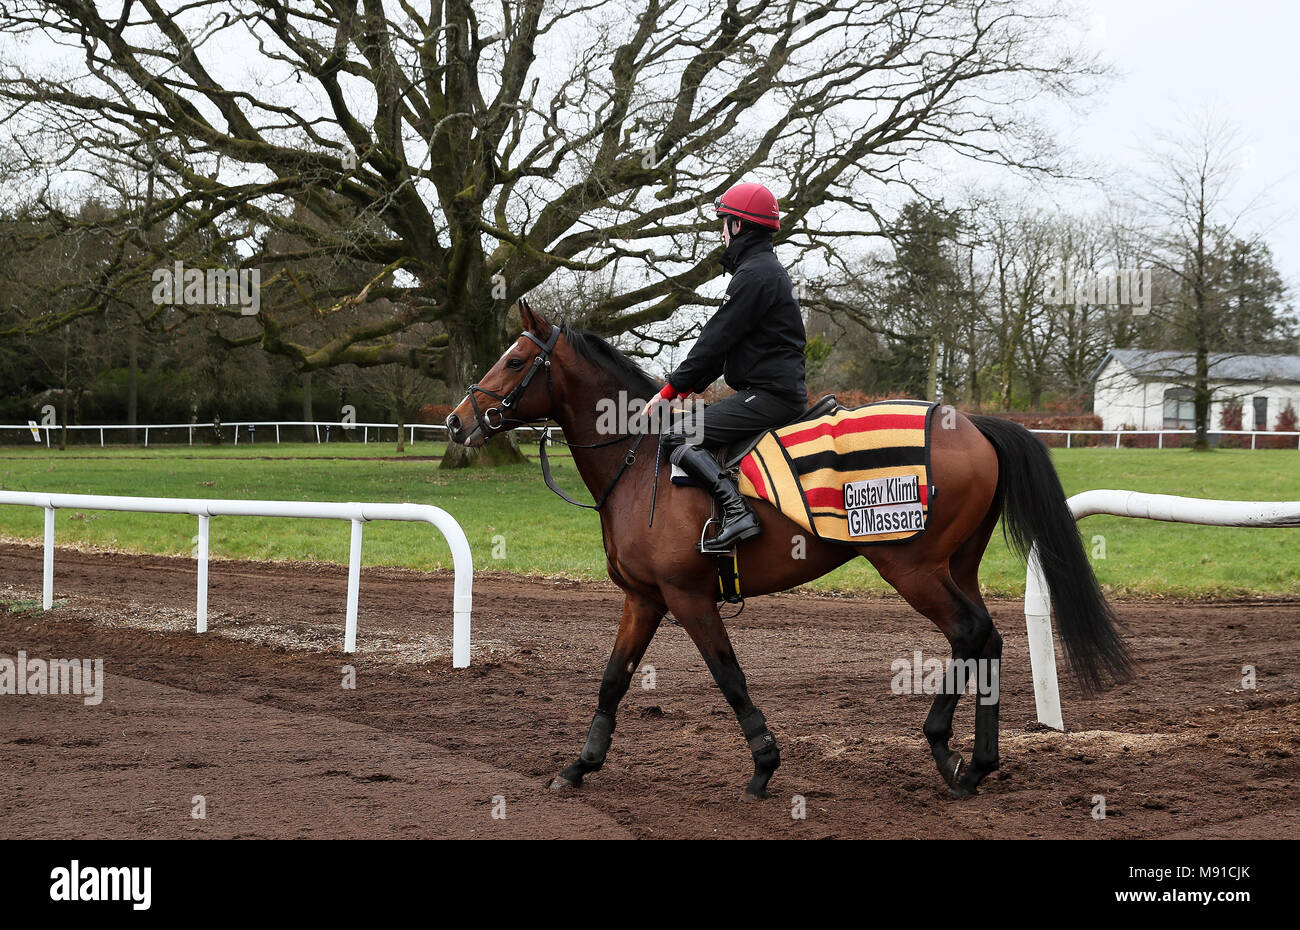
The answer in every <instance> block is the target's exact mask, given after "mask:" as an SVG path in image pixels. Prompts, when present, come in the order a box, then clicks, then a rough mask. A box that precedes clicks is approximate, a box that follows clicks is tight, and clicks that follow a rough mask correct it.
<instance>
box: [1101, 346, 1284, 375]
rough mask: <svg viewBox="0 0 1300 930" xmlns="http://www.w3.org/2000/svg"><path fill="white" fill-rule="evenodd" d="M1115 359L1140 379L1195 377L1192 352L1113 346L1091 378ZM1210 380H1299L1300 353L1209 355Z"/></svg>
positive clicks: (1194, 360)
mask: <svg viewBox="0 0 1300 930" xmlns="http://www.w3.org/2000/svg"><path fill="white" fill-rule="evenodd" d="M1112 359H1113V360H1114V361H1116V362H1118V363H1119V364H1120V365H1122V366H1123V367H1124V368H1125V369H1126V370H1127V371H1128V373H1129V374H1130V375H1132V376H1133V377H1135V378H1137V379H1138V380H1141V381H1151V380H1158V381H1168V380H1172V379H1178V378H1190V377H1192V373H1193V370H1194V368H1195V365H1196V355H1195V354H1194V353H1192V352H1181V351H1175V350H1152V349H1111V350H1110V351H1109V352H1107V353H1106V357H1105V358H1103V359H1102V360H1101V364H1100V365H1098V366H1097V367H1096V368H1095V369H1093V372H1092V374H1091V375H1090V376H1089V380H1090V381H1096V380H1097V376H1098V375H1100V374H1101V372H1102V370H1103V369H1104V368H1105V367H1106V363H1107V362H1109V361H1111V360H1112ZM1210 379H1211V380H1213V381H1294V382H1300V355H1238V354H1235V353H1231V352H1214V353H1211V354H1210Z"/></svg>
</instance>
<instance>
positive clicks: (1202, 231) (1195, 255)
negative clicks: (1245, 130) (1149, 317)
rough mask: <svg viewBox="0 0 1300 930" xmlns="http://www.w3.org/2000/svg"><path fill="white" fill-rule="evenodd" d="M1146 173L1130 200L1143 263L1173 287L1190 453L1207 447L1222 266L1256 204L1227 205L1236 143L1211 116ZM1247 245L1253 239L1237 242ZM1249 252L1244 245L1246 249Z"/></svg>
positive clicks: (1188, 128) (1186, 129)
mask: <svg viewBox="0 0 1300 930" xmlns="http://www.w3.org/2000/svg"><path fill="white" fill-rule="evenodd" d="M1148 159H1149V162H1150V168H1149V170H1148V171H1147V172H1146V174H1145V175H1144V176H1143V177H1142V178H1141V184H1142V186H1141V187H1140V188H1139V193H1138V195H1137V197H1138V200H1139V202H1140V203H1141V204H1142V205H1143V206H1144V207H1145V209H1146V212H1148V213H1149V214H1150V215H1151V217H1152V218H1153V219H1154V220H1155V222H1154V223H1153V224H1152V225H1151V226H1150V227H1149V231H1148V233H1147V235H1146V236H1145V241H1144V244H1143V245H1144V249H1143V251H1144V253H1145V257H1146V259H1147V261H1148V262H1150V263H1151V264H1152V265H1153V266H1154V267H1155V268H1157V269H1159V270H1161V271H1162V272H1163V273H1164V275H1165V276H1167V277H1168V278H1169V279H1171V280H1172V281H1173V282H1175V283H1176V287H1175V288H1174V289H1173V294H1172V295H1171V296H1172V301H1171V303H1172V307H1171V311H1172V312H1171V315H1170V317H1169V322H1170V323H1172V324H1173V325H1175V326H1177V327H1178V328H1179V329H1180V330H1181V332H1182V335H1183V339H1182V340H1180V341H1182V342H1183V343H1184V344H1185V345H1186V347H1187V349H1188V352H1189V354H1190V356H1191V361H1192V377H1191V380H1190V383H1191V391H1192V403H1193V409H1194V411H1195V417H1196V440H1195V443H1194V446H1193V447H1194V448H1196V449H1198V450H1206V449H1209V448H1210V440H1209V429H1210V404H1211V402H1212V401H1213V399H1214V398H1213V390H1212V388H1211V387H1210V379H1211V371H1210V367H1211V355H1212V353H1213V352H1214V350H1215V349H1216V348H1217V347H1216V346H1215V345H1214V344H1213V343H1214V337H1215V334H1216V333H1217V332H1218V324H1217V317H1218V316H1219V314H1220V313H1222V312H1223V310H1224V308H1225V307H1226V305H1227V302H1228V299H1229V297H1230V295H1231V291H1232V283H1233V278H1232V273H1233V267H1232V263H1231V262H1230V261H1229V260H1228V257H1229V256H1230V255H1231V253H1232V250H1233V245H1234V241H1236V240H1238V239H1240V238H1241V237H1240V236H1239V234H1238V232H1237V230H1238V228H1239V226H1240V225H1241V221H1242V219H1243V217H1244V215H1245V214H1246V213H1247V212H1248V211H1249V210H1250V209H1251V208H1252V207H1254V206H1255V205H1256V202H1255V201H1252V202H1250V203H1248V204H1247V205H1246V206H1245V207H1244V208H1243V207H1237V206H1234V203H1233V186H1234V181H1235V176H1236V173H1237V168H1238V166H1239V165H1240V163H1241V143H1240V141H1239V140H1238V138H1237V136H1236V132H1235V131H1234V129H1233V128H1232V126H1231V125H1230V124H1229V123H1228V122H1226V121H1224V120H1223V119H1220V118H1218V117H1216V116H1214V115H1213V114H1210V113H1205V114H1202V115H1201V116H1199V117H1195V118H1192V119H1189V120H1185V121H1184V123H1183V125H1182V126H1180V127H1179V128H1178V129H1177V130H1175V131H1174V132H1173V133H1170V134H1166V135H1162V136H1161V137H1159V139H1158V140H1157V142H1156V144H1155V145H1154V146H1153V147H1152V148H1151V149H1150V151H1149V152H1148ZM1245 241H1246V242H1247V243H1248V244H1249V243H1254V242H1255V237H1248V238H1247V239H1246V240H1245ZM1248 247H1249V246H1248Z"/></svg>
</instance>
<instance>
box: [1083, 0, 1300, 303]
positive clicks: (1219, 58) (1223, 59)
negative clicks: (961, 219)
mask: <svg viewBox="0 0 1300 930" xmlns="http://www.w3.org/2000/svg"><path fill="white" fill-rule="evenodd" d="M1081 6H1082V8H1083V10H1085V18H1086V19H1087V20H1089V22H1088V25H1089V27H1090V29H1089V42H1090V44H1092V45H1093V46H1094V47H1095V48H1096V49H1097V50H1098V51H1099V52H1100V53H1101V54H1102V55H1103V57H1104V58H1105V59H1106V60H1107V61H1109V62H1110V63H1111V64H1112V65H1113V66H1114V67H1115V68H1116V69H1117V70H1118V71H1119V72H1120V73H1119V74H1118V75H1117V76H1116V78H1115V79H1114V80H1113V81H1112V82H1110V83H1109V84H1108V86H1107V87H1106V88H1105V89H1103V91H1102V92H1101V94H1099V95H1098V97H1097V99H1096V100H1095V101H1094V102H1093V104H1092V105H1091V108H1090V112H1089V113H1088V114H1087V115H1086V116H1085V117H1084V118H1083V119H1082V120H1079V119H1078V118H1077V117H1069V118H1068V119H1067V118H1062V119H1060V120H1059V121H1057V128H1058V131H1059V132H1060V133H1061V137H1062V139H1063V141H1068V142H1069V144H1070V145H1071V146H1072V147H1074V148H1075V149H1076V150H1077V151H1078V152H1079V153H1080V154H1082V155H1085V156H1087V157H1088V158H1090V159H1092V160H1094V161H1096V162H1097V163H1099V164H1100V165H1101V166H1103V167H1110V168H1112V169H1114V170H1116V171H1118V172H1122V171H1123V170H1124V169H1125V168H1126V167H1128V166H1130V165H1133V164H1135V163H1136V162H1137V161H1139V160H1140V158H1141V154H1142V149H1143V147H1144V146H1145V145H1147V144H1148V142H1149V141H1150V139H1151V136H1152V134H1153V133H1154V132H1156V131H1160V130H1166V131H1168V130H1172V129H1174V128H1175V126H1176V125H1177V122H1178V115H1179V113H1180V112H1191V113H1196V112H1198V111H1200V110H1203V108H1204V107H1205V106H1207V105H1213V106H1214V107H1215V108H1216V110H1217V111H1218V112H1219V113H1221V114H1222V115H1223V116H1225V117H1226V118H1227V119H1229V120H1230V121H1231V122H1232V123H1233V124H1235V126H1236V128H1237V129H1238V130H1239V133H1240V138H1241V142H1242V146H1243V151H1242V153H1241V158H1242V162H1241V164H1242V170H1241V172H1240V174H1239V178H1238V182H1237V191H1238V193H1239V194H1240V198H1241V200H1242V201H1243V202H1244V201H1245V200H1246V199H1248V198H1249V197H1250V196H1252V195H1255V194H1259V193H1263V195H1264V196H1263V203H1264V206H1263V208H1262V209H1260V210H1259V211H1255V212H1252V213H1251V214H1250V215H1249V217H1248V219H1247V225H1248V226H1253V227H1254V230H1259V231H1262V232H1263V233H1264V235H1265V238H1266V240H1267V241H1268V243H1269V245H1270V246H1271V247H1272V249H1273V254H1274V257H1275V259H1276V261H1277V264H1278V267H1279V269H1280V270H1281V271H1282V273H1283V275H1284V276H1285V277H1286V279H1287V283H1288V284H1290V285H1291V286H1292V287H1293V288H1295V287H1296V286H1297V285H1300V51H1298V50H1297V48H1296V44H1297V41H1298V40H1300V3H1297V2H1295V0H1127V2H1126V0H1082V2H1081ZM1254 230H1252V231H1254ZM1294 296H1295V295H1294V294H1293V299H1294Z"/></svg>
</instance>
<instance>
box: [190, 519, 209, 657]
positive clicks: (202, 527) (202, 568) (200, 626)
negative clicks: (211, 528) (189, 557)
mask: <svg viewBox="0 0 1300 930" xmlns="http://www.w3.org/2000/svg"><path fill="white" fill-rule="evenodd" d="M210 520H211V517H209V516H208V515H207V514H205V513H201V514H199V552H198V556H199V593H198V601H197V603H196V605H195V613H196V614H197V615H198V620H197V621H196V623H195V628H194V632H196V633H206V632H207V631H208V523H209V521H210Z"/></svg>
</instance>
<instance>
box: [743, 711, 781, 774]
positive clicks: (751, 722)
mask: <svg viewBox="0 0 1300 930" xmlns="http://www.w3.org/2000/svg"><path fill="white" fill-rule="evenodd" d="M740 730H741V732H742V733H744V734H745V742H747V743H748V744H749V751H750V752H752V753H753V754H754V760H755V761H758V757H759V755H761V754H768V753H774V752H776V737H775V736H773V735H772V731H771V730H769V729H768V728H767V719H766V718H765V717H764V716H763V712H762V711H761V710H759V709H758V708H757V707H755V708H754V709H753V710H752V711H750V713H749V714H747V715H746V716H745V717H743V718H742V719H741V721H740Z"/></svg>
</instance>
